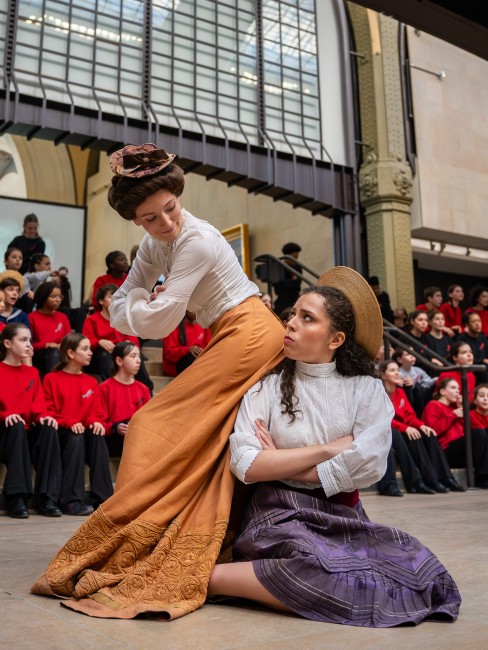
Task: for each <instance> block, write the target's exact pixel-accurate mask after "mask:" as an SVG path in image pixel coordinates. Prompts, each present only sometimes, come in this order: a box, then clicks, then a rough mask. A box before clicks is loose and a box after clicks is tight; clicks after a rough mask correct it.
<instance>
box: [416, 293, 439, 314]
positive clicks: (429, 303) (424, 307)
mask: <svg viewBox="0 0 488 650" xmlns="http://www.w3.org/2000/svg"><path fill="white" fill-rule="evenodd" d="M424 300H425V303H422V304H421V305H417V306H416V307H415V309H416V310H420V311H430V310H431V309H439V307H440V306H441V305H442V291H441V290H440V289H439V287H427V289H424Z"/></svg>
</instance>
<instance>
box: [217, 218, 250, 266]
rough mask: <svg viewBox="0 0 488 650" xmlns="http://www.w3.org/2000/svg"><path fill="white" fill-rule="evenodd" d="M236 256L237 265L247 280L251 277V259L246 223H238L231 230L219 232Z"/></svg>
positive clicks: (226, 229)
mask: <svg viewBox="0 0 488 650" xmlns="http://www.w3.org/2000/svg"><path fill="white" fill-rule="evenodd" d="M220 232H221V233H222V234H223V236H224V237H225V238H226V239H227V241H228V242H229V244H230V245H231V247H232V250H233V251H234V253H235V254H236V257H237V259H238V260H239V264H240V265H241V266H242V268H243V270H244V273H245V274H246V275H247V277H248V278H250V277H251V258H250V255H249V228H248V225H247V223H240V224H238V225H237V226H232V228H225V229H224V230H221V231H220Z"/></svg>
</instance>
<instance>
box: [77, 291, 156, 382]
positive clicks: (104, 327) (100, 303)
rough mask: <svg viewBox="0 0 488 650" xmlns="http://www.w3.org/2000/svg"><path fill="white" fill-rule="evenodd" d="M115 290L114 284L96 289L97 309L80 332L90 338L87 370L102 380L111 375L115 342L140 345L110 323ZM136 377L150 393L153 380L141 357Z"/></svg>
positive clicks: (135, 338) (137, 340)
mask: <svg viewBox="0 0 488 650" xmlns="http://www.w3.org/2000/svg"><path fill="white" fill-rule="evenodd" d="M115 291H117V287H116V285H115V284H104V285H102V286H101V287H100V288H99V289H98V291H97V310H96V311H95V312H94V313H93V314H91V315H90V316H88V318H86V319H85V321H84V323H83V327H82V330H81V331H82V334H84V335H85V336H86V337H87V339H89V340H90V345H91V349H92V352H93V357H92V360H91V363H90V368H89V369H88V372H92V373H93V372H94V373H97V374H99V375H100V377H101V378H102V380H103V381H105V380H106V379H108V378H109V377H111V376H112V375H113V371H114V368H115V366H114V360H113V356H112V353H113V351H114V348H115V346H116V344H117V343H120V342H122V341H130V342H131V343H134V344H135V345H137V347H138V348H139V347H140V344H139V339H138V338H137V336H130V335H128V334H121V333H120V332H118V331H117V330H116V329H115V328H114V327H112V325H111V323H110V314H109V311H108V310H109V307H110V303H111V302H112V296H113V294H114V293H115ZM137 379H138V380H139V381H141V382H142V383H143V384H145V385H146V386H147V387H148V389H149V391H150V392H151V393H152V390H153V388H154V385H153V382H152V381H151V378H150V377H149V375H148V373H147V370H146V366H145V365H144V361H143V360H142V359H141V364H140V368H139V370H138V373H137Z"/></svg>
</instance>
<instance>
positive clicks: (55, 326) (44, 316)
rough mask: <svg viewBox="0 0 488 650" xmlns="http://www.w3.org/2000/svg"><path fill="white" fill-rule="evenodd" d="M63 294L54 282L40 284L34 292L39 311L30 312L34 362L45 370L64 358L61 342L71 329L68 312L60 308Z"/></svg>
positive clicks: (39, 368)
mask: <svg viewBox="0 0 488 650" xmlns="http://www.w3.org/2000/svg"><path fill="white" fill-rule="evenodd" d="M62 299H63V296H62V294H61V289H60V288H59V287H58V285H57V284H55V283H54V282H44V284H40V285H39V286H38V288H37V289H36V292H35V294H34V303H35V305H36V311H33V312H31V313H30V314H29V324H30V328H31V332H32V345H33V347H34V358H33V359H32V363H33V364H34V366H35V367H36V368H37V369H38V370H39V371H40V372H42V373H46V372H50V371H51V370H52V369H53V368H54V366H55V365H56V364H58V363H59V362H60V360H61V357H60V355H59V347H60V345H61V341H62V340H63V338H64V337H65V336H66V334H69V333H70V332H71V325H70V323H69V320H68V318H67V316H66V315H65V314H63V313H62V312H60V311H58V309H59V306H60V304H61V301H62Z"/></svg>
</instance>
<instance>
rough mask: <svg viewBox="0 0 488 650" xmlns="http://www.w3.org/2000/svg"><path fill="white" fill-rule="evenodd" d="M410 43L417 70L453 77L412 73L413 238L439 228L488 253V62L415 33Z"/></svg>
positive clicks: (453, 238)
mask: <svg viewBox="0 0 488 650" xmlns="http://www.w3.org/2000/svg"><path fill="white" fill-rule="evenodd" d="M408 45H409V51H410V59H411V64H412V65H414V66H418V67H421V68H425V69H426V70H430V71H432V72H435V73H439V72H440V71H441V70H442V71H444V72H445V74H446V76H445V78H444V79H442V81H441V80H439V79H438V78H437V77H436V76H434V75H432V74H428V73H427V72H424V71H422V70H417V69H412V70H411V78H412V95H413V105H414V118H415V132H416V141H417V155H418V171H417V177H418V184H419V188H418V191H419V195H420V196H419V198H420V201H419V200H415V201H414V204H413V206H412V229H413V234H414V236H415V235H417V236H420V237H421V236H422V229H431V230H437V231H439V233H438V235H437V239H439V240H441V241H442V240H444V241H448V242H451V243H458V244H468V243H470V244H471V245H474V246H476V245H477V246H478V247H480V248H488V227H487V225H486V214H487V213H488V153H487V152H488V118H487V115H488V84H487V83H486V80H487V78H488V62H487V61H484V60H482V59H480V58H478V57H476V56H474V55H473V54H469V53H468V52H465V51H463V50H461V49H459V48H457V47H455V46H453V45H450V44H449V43H445V42H444V41H441V40H439V39H437V38H435V37H433V36H430V35H429V34H425V33H423V32H421V33H416V32H415V31H414V30H413V29H411V28H408ZM425 234H427V231H426V232H425ZM431 235H432V233H431ZM476 240H477V241H476Z"/></svg>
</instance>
